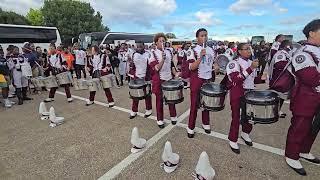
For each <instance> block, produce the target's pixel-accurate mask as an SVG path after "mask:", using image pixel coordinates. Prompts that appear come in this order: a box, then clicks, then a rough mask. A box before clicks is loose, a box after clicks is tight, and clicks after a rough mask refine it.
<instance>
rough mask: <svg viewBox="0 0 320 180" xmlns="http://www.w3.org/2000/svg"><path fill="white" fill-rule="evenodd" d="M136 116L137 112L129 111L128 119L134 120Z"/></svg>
mask: <svg viewBox="0 0 320 180" xmlns="http://www.w3.org/2000/svg"><path fill="white" fill-rule="evenodd" d="M136 116H137V112H133V111H131V112H130V117H129V119H133V118H135V117H136Z"/></svg>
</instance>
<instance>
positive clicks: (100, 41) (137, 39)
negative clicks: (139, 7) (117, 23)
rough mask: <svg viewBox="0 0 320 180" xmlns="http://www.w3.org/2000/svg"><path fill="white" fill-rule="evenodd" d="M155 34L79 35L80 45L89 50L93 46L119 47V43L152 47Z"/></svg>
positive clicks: (106, 33) (99, 33) (110, 33)
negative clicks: (143, 44) (142, 44)
mask: <svg viewBox="0 0 320 180" xmlns="http://www.w3.org/2000/svg"><path fill="white" fill-rule="evenodd" d="M153 37H154V34H143V33H123V32H92V33H83V34H80V35H79V43H80V46H81V48H84V49H87V48H88V47H90V46H93V45H98V46H100V45H106V44H109V45H110V46H111V47H115V46H117V45H118V44H119V43H120V44H121V43H123V42H126V43H127V44H131V45H135V43H145V44H146V45H150V44H152V42H153Z"/></svg>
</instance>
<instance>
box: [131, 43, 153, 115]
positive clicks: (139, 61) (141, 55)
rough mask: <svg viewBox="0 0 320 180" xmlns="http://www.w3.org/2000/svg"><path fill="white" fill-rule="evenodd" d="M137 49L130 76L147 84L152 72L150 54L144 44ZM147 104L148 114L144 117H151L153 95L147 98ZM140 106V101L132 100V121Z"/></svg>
mask: <svg viewBox="0 0 320 180" xmlns="http://www.w3.org/2000/svg"><path fill="white" fill-rule="evenodd" d="M136 45H137V49H136V52H135V53H133V55H132V59H133V61H132V63H131V64H130V71H129V76H131V78H132V79H137V78H138V79H144V80H145V81H146V82H148V81H150V70H149V69H148V68H149V67H148V66H149V65H148V61H149V58H150V55H151V54H149V53H148V52H146V51H145V49H144V47H145V46H144V44H143V43H137V44H136ZM145 104H146V112H145V114H144V117H146V118H147V117H149V116H150V115H151V114H152V101H151V95H150V96H147V97H146V98H145ZM138 106H139V100H137V99H132V108H131V112H130V119H133V118H135V117H136V116H137V112H138Z"/></svg>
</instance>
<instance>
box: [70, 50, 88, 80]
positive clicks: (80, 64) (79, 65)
mask: <svg viewBox="0 0 320 180" xmlns="http://www.w3.org/2000/svg"><path fill="white" fill-rule="evenodd" d="M73 53H74V55H75V57H76V60H75V71H76V76H77V79H81V71H82V73H83V77H84V78H87V74H86V70H85V69H86V68H85V67H86V66H87V54H86V52H85V51H83V50H82V49H79V45H76V46H75V47H74V50H73Z"/></svg>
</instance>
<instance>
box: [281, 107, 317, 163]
mask: <svg viewBox="0 0 320 180" xmlns="http://www.w3.org/2000/svg"><path fill="white" fill-rule="evenodd" d="M313 117H314V116H309V117H307V116H299V115H296V114H294V113H293V117H292V119H291V125H290V127H289V130H288V135H287V144H286V151H285V155H286V157H288V158H291V159H294V160H298V159H299V153H309V152H310V150H311V147H312V144H313V142H314V140H315V139H316V137H317V134H312V133H311V125H312V120H313Z"/></svg>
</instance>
